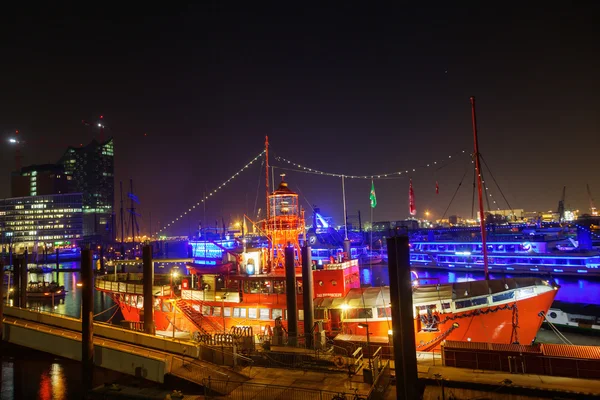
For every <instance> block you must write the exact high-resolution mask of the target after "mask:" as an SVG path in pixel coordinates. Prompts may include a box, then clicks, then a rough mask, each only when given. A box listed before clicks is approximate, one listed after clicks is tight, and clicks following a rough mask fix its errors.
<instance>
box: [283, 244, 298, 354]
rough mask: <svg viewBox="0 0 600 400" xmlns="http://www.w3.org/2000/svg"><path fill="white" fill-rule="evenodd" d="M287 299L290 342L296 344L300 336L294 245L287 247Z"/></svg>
mask: <svg viewBox="0 0 600 400" xmlns="http://www.w3.org/2000/svg"><path fill="white" fill-rule="evenodd" d="M284 254H285V299H286V302H287V319H288V343H289V345H290V346H295V345H296V337H297V336H298V301H297V299H296V268H295V260H294V247H293V246H286V248H285V253H284Z"/></svg>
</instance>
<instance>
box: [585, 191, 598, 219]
mask: <svg viewBox="0 0 600 400" xmlns="http://www.w3.org/2000/svg"><path fill="white" fill-rule="evenodd" d="M586 186H587V193H588V199H589V201H590V214H592V216H594V217H596V216H598V210H596V207H595V206H594V198H593V197H592V191H591V190H590V184H589V183H587V184H586Z"/></svg>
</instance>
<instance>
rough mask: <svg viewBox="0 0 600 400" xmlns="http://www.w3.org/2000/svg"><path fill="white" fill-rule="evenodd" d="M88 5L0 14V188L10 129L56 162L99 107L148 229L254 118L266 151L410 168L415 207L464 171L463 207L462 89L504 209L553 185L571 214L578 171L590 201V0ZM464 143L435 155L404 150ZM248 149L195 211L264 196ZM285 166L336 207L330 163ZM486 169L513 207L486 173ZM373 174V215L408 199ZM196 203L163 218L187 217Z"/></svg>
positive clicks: (432, 201) (598, 63)
mask: <svg viewBox="0 0 600 400" xmlns="http://www.w3.org/2000/svg"><path fill="white" fill-rule="evenodd" d="M350 3H351V2H350ZM94 4H95V5H96V6H97V8H95V9H92V8H89V9H86V8H80V9H73V8H60V7H54V5H53V7H52V8H47V9H43V8H36V9H35V11H34V10H33V9H31V10H29V11H28V12H27V11H23V10H14V12H12V11H11V10H8V9H4V10H3V12H2V13H1V17H0V35H1V36H0V43H1V49H0V51H1V52H0V54H1V55H2V57H1V60H2V62H1V63H0V135H1V136H2V143H4V144H3V145H2V146H1V147H0V176H1V177H2V178H1V180H0V198H2V197H7V196H9V194H10V190H9V174H10V171H11V170H12V169H13V168H14V149H13V148H10V147H9V146H8V145H7V144H6V143H7V142H6V141H7V138H8V137H9V136H10V134H11V132H14V130H15V129H19V130H20V132H21V136H22V139H23V140H27V141H28V143H27V145H26V146H25V147H23V149H22V153H23V164H24V165H28V164H34V163H45V162H56V161H57V160H58V159H59V158H60V156H61V154H62V152H63V151H64V149H65V148H66V146H67V145H79V144H80V143H84V144H85V143H87V142H89V141H90V140H91V139H92V138H93V137H94V136H97V135H98V131H97V130H94V129H91V128H89V127H86V126H83V125H82V124H81V120H82V119H86V120H89V121H92V122H94V121H96V119H97V117H98V116H99V115H100V114H102V115H104V118H105V121H106V122H105V123H106V125H107V126H109V127H111V130H110V131H107V132H106V135H111V136H114V138H115V153H116V156H115V168H116V188H117V193H116V198H118V196H119V192H118V181H119V180H123V181H125V183H128V181H129V178H133V180H134V185H135V188H134V189H135V191H136V192H137V194H138V195H139V197H140V198H141V201H142V206H141V212H142V214H143V222H142V229H144V228H146V229H147V227H148V224H149V213H150V212H152V223H153V230H154V231H156V229H157V226H158V224H159V223H160V225H161V226H162V225H164V224H166V223H167V222H170V220H171V219H174V218H175V217H177V216H179V214H180V213H181V212H183V211H184V210H187V209H188V208H189V207H191V205H193V204H195V203H196V202H197V201H199V200H200V199H201V197H202V193H203V191H204V190H205V188H206V189H207V190H213V189H214V188H216V187H217V186H219V185H220V184H221V182H222V181H224V180H226V179H228V178H229V177H230V176H231V175H232V174H233V173H235V172H236V171H237V170H239V169H240V168H241V167H242V166H243V165H245V164H246V163H247V162H248V161H250V160H251V159H252V158H254V157H255V156H256V155H257V154H258V153H260V151H261V150H262V148H263V144H264V136H265V135H269V137H270V141H271V145H272V152H273V153H275V154H276V155H280V156H282V157H285V158H288V159H290V160H292V161H295V162H297V163H299V164H302V165H305V166H307V167H310V168H316V169H320V170H323V171H328V172H339V173H344V174H360V175H365V174H366V175H370V174H376V173H383V172H391V171H400V170H402V171H404V170H409V171H410V174H409V175H410V176H411V177H412V179H413V184H414V190H415V196H416V206H417V211H418V212H419V216H422V215H423V212H424V211H425V210H430V211H431V213H432V215H433V216H434V217H437V218H439V217H440V216H441V215H442V214H443V213H444V211H445V210H446V208H447V207H448V205H449V204H450V199H451V197H452V195H453V194H454V191H455V190H456V188H457V186H458V185H459V183H460V182H461V179H462V177H463V176H465V178H464V180H463V181H462V182H463V184H462V186H461V189H460V191H459V192H458V195H457V196H456V198H455V200H454V202H453V203H452V204H451V206H450V208H449V210H448V213H447V215H449V214H459V215H462V216H465V217H470V216H471V195H472V179H473V175H472V170H471V166H470V161H469V158H468V153H470V152H471V151H472V131H471V115H470V104H469V97H470V96H476V98H477V118H478V122H479V124H478V125H479V134H480V150H481V153H482V154H483V156H484V158H485V160H486V162H487V164H488V165H489V167H490V169H491V172H492V173H493V174H494V177H495V178H496V180H497V182H498V184H499V186H500V189H501V190H502V192H503V193H504V194H505V195H506V197H507V199H508V201H509V203H510V205H511V206H512V207H513V208H524V209H526V210H536V211H541V210H549V209H556V207H557V202H558V200H559V198H560V195H561V190H562V187H563V186H564V185H566V186H567V198H566V205H567V207H571V208H578V209H580V210H582V211H584V212H586V211H587V208H588V207H589V203H588V197H587V192H586V187H585V185H586V183H589V184H590V186H591V189H592V192H593V194H595V196H596V198H597V201H596V203H597V204H598V203H600V178H599V176H600V174H598V168H599V167H598V165H599V164H598V163H599V161H600V159H599V156H598V154H599V149H600V132H599V130H600V129H599V120H598V115H599V110H600V100H599V95H598V93H600V83H599V79H598V71H600V44H599V43H600V37H599V35H598V28H597V27H596V28H594V25H593V22H594V20H595V21H596V22H597V21H598V17H599V8H598V6H579V7H575V6H572V5H570V4H568V3H561V4H560V7H558V6H557V7H558V8H552V5H551V4H545V5H544V7H540V8H531V9H527V8H524V7H527V6H526V5H525V4H522V5H521V6H520V7H519V8H515V9H508V8H492V7H489V6H486V5H484V4H482V8H463V9H461V8H456V7H448V8H429V9H428V8H417V7H416V6H396V7H392V8H386V7H377V8H363V7H361V8H359V7H352V6H350V5H347V4H343V3H342V2H339V3H338V5H336V6H335V7H333V6H328V7H314V8H311V7H308V6H305V7H298V8H268V7H265V8H260V7H258V6H256V5H255V4H253V5H252V7H251V8H250V7H248V8H244V9H241V8H237V7H234V5H233V4H231V5H229V6H225V5H223V4H224V3H223V4H217V3H215V4H213V5H209V4H210V3H208V2H205V5H203V6H190V7H187V6H167V8H166V9H165V8H164V7H165V5H164V4H163V3H161V4H160V8H158V7H157V8H155V9H152V8H148V7H151V6H148V4H149V3H144V8H136V9H126V8H114V9H107V8H100V7H101V5H102V4H101V3H94ZM365 4H366V3H363V6H364V5H365ZM168 7H170V8H168ZM288 7H289V6H288ZM484 7H485V8H484ZM591 7H595V8H591ZM31 13H36V14H35V15H32V14H31ZM462 150H465V151H466V153H465V155H463V156H461V157H453V159H452V160H453V162H452V163H451V164H449V165H447V166H445V167H444V168H441V169H439V170H436V169H434V168H426V169H419V168H418V167H420V166H423V165H426V164H427V163H430V162H433V161H436V160H437V161H438V162H439V161H441V160H448V156H449V155H453V154H456V153H457V152H460V151H462ZM271 161H272V163H273V164H274V165H281V164H278V163H277V162H276V161H275V160H273V159H272V160H271ZM259 166H260V164H259V163H258V164H254V166H253V167H252V168H249V169H247V170H246V171H244V173H243V174H240V175H239V176H238V177H237V178H236V179H235V181H233V182H232V183H231V184H228V185H227V186H226V189H224V190H222V191H220V192H219V194H215V195H213V197H212V198H211V200H210V201H209V202H208V204H207V210H206V212H207V217H206V218H207V220H208V221H209V222H211V223H213V224H214V220H215V218H219V219H220V217H221V216H224V218H225V219H226V220H229V219H231V220H239V218H240V216H241V215H242V214H243V213H244V212H248V214H250V215H253V216H255V215H256V212H257V208H259V207H262V208H263V210H264V206H263V203H264V172H263V173H262V175H259V174H260V172H261V171H260V169H259ZM413 168H416V169H417V170H416V171H415V172H412V169H413ZM283 172H285V173H286V174H287V175H286V180H288V181H289V182H290V187H291V188H292V189H294V190H296V191H300V192H301V193H302V196H301V197H302V204H303V205H304V207H306V208H307V209H308V212H310V205H312V204H316V205H318V206H320V207H321V209H322V211H323V213H324V214H326V215H330V216H332V217H334V218H336V219H337V222H338V223H341V216H342V197H341V181H340V179H339V178H329V177H321V176H315V175H309V174H302V173H297V172H293V171H283V170H276V174H277V175H278V174H280V173H283ZM403 176H404V175H403ZM436 181H438V182H439V186H440V194H439V195H436V194H435V182H436ZM488 183H490V184H489V185H488V187H489V189H490V193H491V194H492V195H493V198H494V199H496V200H497V206H499V207H500V208H503V209H505V208H508V206H507V205H506V203H505V202H504V200H503V199H502V196H501V193H500V189H498V188H497V187H496V185H494V184H492V181H491V176H490V175H489V174H488ZM370 186H371V183H370V181H369V180H350V179H348V180H347V181H346V191H347V203H348V213H349V214H350V215H353V214H356V210H358V209H361V210H362V212H363V220H368V219H369V190H370ZM257 188H258V192H257ZM375 188H376V192H377V200H378V206H377V208H376V209H375V213H374V214H375V216H374V219H375V220H390V219H392V220H395V219H402V218H406V217H407V216H408V204H407V203H408V179H394V180H385V181H383V180H382V181H375ZM256 203H258V206H257V207H255V204H256ZM116 206H117V207H118V204H116ZM492 206H493V204H492ZM493 208H495V207H493ZM200 210H201V208H200ZM201 218H202V211H200V212H195V213H193V214H192V216H191V217H186V218H184V219H183V220H182V221H180V222H178V223H177V224H176V225H175V228H174V229H171V230H170V231H169V233H175V234H188V233H190V231H191V230H193V229H195V227H196V226H197V223H198V220H200V219H201Z"/></svg>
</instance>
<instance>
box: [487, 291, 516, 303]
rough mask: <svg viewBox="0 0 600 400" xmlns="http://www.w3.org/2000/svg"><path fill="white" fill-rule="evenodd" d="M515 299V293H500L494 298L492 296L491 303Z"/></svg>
mask: <svg viewBox="0 0 600 400" xmlns="http://www.w3.org/2000/svg"><path fill="white" fill-rule="evenodd" d="M514 297H515V292H512V291H511V292H506V293H501V294H497V295H495V296H492V301H493V302H494V303H497V302H499V301H504V300H509V299H512V298H514Z"/></svg>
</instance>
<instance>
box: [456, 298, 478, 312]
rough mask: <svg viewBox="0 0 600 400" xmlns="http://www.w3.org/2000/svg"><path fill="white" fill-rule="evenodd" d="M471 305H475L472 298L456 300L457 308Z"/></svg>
mask: <svg viewBox="0 0 600 400" xmlns="http://www.w3.org/2000/svg"><path fill="white" fill-rule="evenodd" d="M471 306H473V302H472V301H471V300H460V301H456V302H454V307H456V309H457V310H459V309H461V308H466V307H471Z"/></svg>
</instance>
